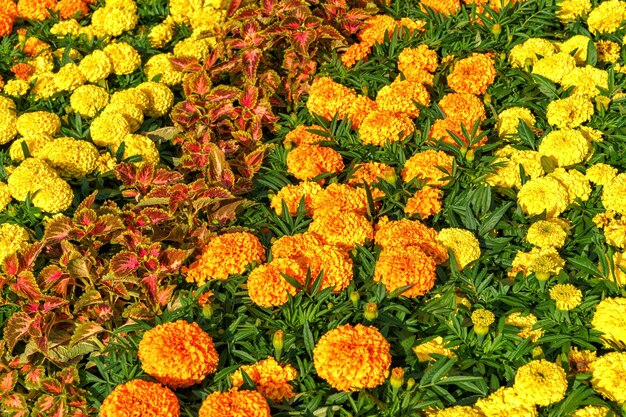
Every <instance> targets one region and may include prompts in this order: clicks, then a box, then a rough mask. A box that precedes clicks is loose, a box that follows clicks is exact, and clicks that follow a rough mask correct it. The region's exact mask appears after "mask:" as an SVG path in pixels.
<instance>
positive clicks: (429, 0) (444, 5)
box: [420, 0, 461, 16]
mask: <svg viewBox="0 0 626 417" xmlns="http://www.w3.org/2000/svg"><path fill="white" fill-rule="evenodd" d="M420 6H421V8H422V10H425V9H424V8H425V7H428V8H429V9H432V10H434V11H436V12H439V13H441V14H442V15H444V16H449V15H452V14H456V13H458V12H459V10H461V2H460V0H421V1H420Z"/></svg>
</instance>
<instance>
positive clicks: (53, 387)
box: [42, 379, 63, 395]
mask: <svg viewBox="0 0 626 417" xmlns="http://www.w3.org/2000/svg"><path fill="white" fill-rule="evenodd" d="M42 387H43V389H44V390H45V391H46V392H48V393H50V394H54V395H59V394H61V393H62V392H63V385H61V382H59V381H57V380H56V379H46V380H44V381H43V382H42Z"/></svg>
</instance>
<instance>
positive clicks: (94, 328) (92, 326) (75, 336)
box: [69, 321, 105, 348]
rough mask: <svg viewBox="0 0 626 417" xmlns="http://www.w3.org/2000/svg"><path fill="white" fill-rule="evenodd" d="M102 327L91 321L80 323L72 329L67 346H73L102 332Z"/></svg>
mask: <svg viewBox="0 0 626 417" xmlns="http://www.w3.org/2000/svg"><path fill="white" fill-rule="evenodd" d="M104 331H105V330H104V327H102V326H101V325H99V324H98V323H94V322H91V321H87V322H84V323H80V324H79V325H78V326H76V328H75V329H74V333H72V337H71V338H70V344H69V347H70V348H71V347H74V346H75V345H76V344H78V343H80V342H83V341H85V340H87V339H89V338H91V337H93V336H95V335H97V334H99V333H102V332H104Z"/></svg>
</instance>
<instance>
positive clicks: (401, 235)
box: [374, 216, 448, 264]
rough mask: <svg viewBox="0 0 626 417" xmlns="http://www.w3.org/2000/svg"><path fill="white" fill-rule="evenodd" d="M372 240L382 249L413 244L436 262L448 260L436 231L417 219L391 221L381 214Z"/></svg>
mask: <svg viewBox="0 0 626 417" xmlns="http://www.w3.org/2000/svg"><path fill="white" fill-rule="evenodd" d="M374 240H375V241H376V243H377V244H378V245H380V246H381V247H382V248H383V251H384V250H386V249H394V248H398V249H402V248H408V247H411V246H414V247H416V248H418V249H420V250H421V251H422V252H424V253H425V254H426V255H428V256H430V257H432V258H433V259H434V261H435V263H436V264H441V263H443V262H445V261H446V260H448V251H447V249H446V247H445V246H443V245H442V244H441V243H439V242H437V231H436V230H435V229H431V228H430V227H427V226H425V225H424V224H423V223H421V222H419V221H417V220H408V219H402V220H398V221H391V220H389V219H388V218H387V217H386V216H383V217H381V218H380V220H379V222H378V224H377V225H376V234H375V235H374Z"/></svg>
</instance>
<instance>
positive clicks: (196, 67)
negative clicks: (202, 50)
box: [170, 57, 202, 72]
mask: <svg viewBox="0 0 626 417" xmlns="http://www.w3.org/2000/svg"><path fill="white" fill-rule="evenodd" d="M170 62H171V63H172V65H174V67H175V68H176V69H177V70H178V71H183V72H196V71H200V70H201V69H202V65H200V63H199V62H198V59H197V58H192V57H175V58H170Z"/></svg>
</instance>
